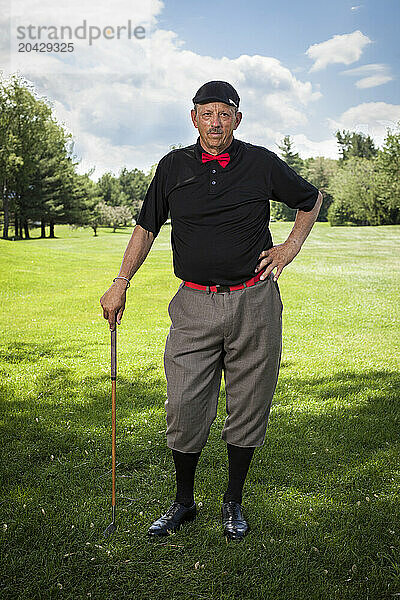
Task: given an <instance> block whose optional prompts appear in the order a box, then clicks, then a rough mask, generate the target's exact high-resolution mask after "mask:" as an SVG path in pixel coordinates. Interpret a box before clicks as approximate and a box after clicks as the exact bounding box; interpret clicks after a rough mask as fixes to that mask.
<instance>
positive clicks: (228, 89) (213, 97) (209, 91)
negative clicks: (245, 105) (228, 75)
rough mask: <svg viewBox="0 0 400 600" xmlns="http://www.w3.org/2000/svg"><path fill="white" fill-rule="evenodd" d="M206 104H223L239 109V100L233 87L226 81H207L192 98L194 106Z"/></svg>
mask: <svg viewBox="0 0 400 600" xmlns="http://www.w3.org/2000/svg"><path fill="white" fill-rule="evenodd" d="M207 102H224V103H225V104H229V106H236V108H239V102H240V98H239V95H238V93H237V91H236V90H235V88H234V87H232V86H231V84H230V83H228V82H226V81H208V82H207V83H205V84H204V85H202V86H201V88H199V89H198V90H197V92H196V95H195V97H194V98H193V103H194V104H206V103H207Z"/></svg>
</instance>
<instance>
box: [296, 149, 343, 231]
mask: <svg viewBox="0 0 400 600" xmlns="http://www.w3.org/2000/svg"><path fill="white" fill-rule="evenodd" d="M337 170H338V161H337V160H334V159H332V158H325V157H324V156H317V157H315V158H306V159H305V160H304V166H303V172H302V176H303V177H304V178H305V179H307V181H310V182H311V183H312V184H313V185H315V187H316V188H318V189H319V190H320V191H321V192H322V194H323V196H324V201H323V203H322V206H321V209H320V211H319V214H318V217H317V221H327V219H328V209H329V206H330V205H331V204H332V202H333V198H332V195H331V194H330V193H329V192H328V188H329V182H330V180H331V179H332V177H333V176H334V174H335V173H336V172H337Z"/></svg>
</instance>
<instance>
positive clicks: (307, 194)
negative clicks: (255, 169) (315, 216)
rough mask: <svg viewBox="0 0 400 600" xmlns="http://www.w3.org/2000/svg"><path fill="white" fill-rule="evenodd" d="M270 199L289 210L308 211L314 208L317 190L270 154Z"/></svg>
mask: <svg viewBox="0 0 400 600" xmlns="http://www.w3.org/2000/svg"><path fill="white" fill-rule="evenodd" d="M271 154H272V164H271V180H270V198H271V200H276V201H277V202H284V203H285V204H287V206H289V207H290V208H297V209H298V210H304V211H307V212H308V211H310V210H312V209H313V208H314V206H315V203H316V201H317V198H318V193H319V190H318V189H317V188H316V187H315V186H314V185H313V184H312V183H310V182H309V181H307V180H306V179H304V178H303V177H302V176H301V175H299V174H298V173H296V171H295V170H294V169H292V167H289V165H288V164H287V163H286V162H285V161H284V160H282V159H281V158H280V157H279V156H278V155H277V154H275V152H272V153H271Z"/></svg>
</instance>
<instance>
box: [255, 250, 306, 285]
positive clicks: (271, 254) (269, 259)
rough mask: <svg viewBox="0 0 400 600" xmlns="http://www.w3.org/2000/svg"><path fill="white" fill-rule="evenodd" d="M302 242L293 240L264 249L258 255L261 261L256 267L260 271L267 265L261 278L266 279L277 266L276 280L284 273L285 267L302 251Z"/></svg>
mask: <svg viewBox="0 0 400 600" xmlns="http://www.w3.org/2000/svg"><path fill="white" fill-rule="evenodd" d="M300 248H301V244H298V243H295V242H293V241H286V242H284V243H283V244H278V245H277V246H272V248H270V249H269V250H264V251H263V252H261V254H260V256H259V257H258V260H259V263H258V265H257V267H256V269H255V271H256V273H258V272H259V271H260V270H261V269H263V268H264V267H266V269H265V271H264V273H263V274H262V275H261V278H260V279H265V278H266V277H268V275H269V274H270V273H271V271H273V270H274V269H275V267H276V272H275V276H274V280H275V281H276V280H277V279H278V277H279V275H280V274H281V273H282V271H283V269H284V267H286V265H288V264H289V263H290V262H292V260H293V259H294V257H295V256H296V255H297V254H298V253H299V252H300Z"/></svg>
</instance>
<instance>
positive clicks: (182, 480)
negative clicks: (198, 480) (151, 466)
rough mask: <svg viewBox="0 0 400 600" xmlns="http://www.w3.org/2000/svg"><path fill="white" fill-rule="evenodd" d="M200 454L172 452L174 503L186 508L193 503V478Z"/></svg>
mask: <svg viewBox="0 0 400 600" xmlns="http://www.w3.org/2000/svg"><path fill="white" fill-rule="evenodd" d="M200 454H201V451H200V452H179V450H172V456H173V458H174V463H175V473H176V498H175V502H179V503H180V504H183V505H184V506H186V507H188V508H189V506H192V504H193V502H194V495H193V488H194V476H195V473H196V467H197V463H198V460H199V458H200Z"/></svg>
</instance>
